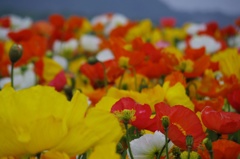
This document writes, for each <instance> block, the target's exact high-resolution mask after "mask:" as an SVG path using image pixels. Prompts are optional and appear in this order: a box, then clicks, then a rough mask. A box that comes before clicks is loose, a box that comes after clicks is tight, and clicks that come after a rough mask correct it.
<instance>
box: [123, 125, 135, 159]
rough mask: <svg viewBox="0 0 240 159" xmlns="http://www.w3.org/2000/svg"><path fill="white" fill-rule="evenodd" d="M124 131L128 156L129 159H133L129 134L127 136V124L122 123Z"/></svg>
mask: <svg viewBox="0 0 240 159" xmlns="http://www.w3.org/2000/svg"><path fill="white" fill-rule="evenodd" d="M124 126H125V129H126V140H127V146H128V150H129V154H130V159H134V158H133V154H132V150H131V146H130V143H129V134H128V124H127V123H124Z"/></svg>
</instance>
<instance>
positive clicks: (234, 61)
mask: <svg viewBox="0 0 240 159" xmlns="http://www.w3.org/2000/svg"><path fill="white" fill-rule="evenodd" d="M212 61H214V62H219V68H220V70H221V72H222V73H223V74H224V75H225V76H227V77H229V76H231V75H236V77H237V78H238V79H239V80H240V63H239V61H240V55H239V53H238V51H237V49H226V50H224V51H222V52H219V53H218V54H215V55H214V56H213V57H212Z"/></svg>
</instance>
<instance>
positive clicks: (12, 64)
mask: <svg viewBox="0 0 240 159" xmlns="http://www.w3.org/2000/svg"><path fill="white" fill-rule="evenodd" d="M13 71H14V63H13V62H12V63H11V86H12V88H14V81H13Z"/></svg>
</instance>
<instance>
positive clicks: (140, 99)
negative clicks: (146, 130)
mask: <svg viewBox="0 0 240 159" xmlns="http://www.w3.org/2000/svg"><path fill="white" fill-rule="evenodd" d="M122 97H130V98H132V99H134V100H135V101H136V102H137V103H139V104H148V105H149V106H150V107H151V110H152V111H153V112H154V111H155V109H154V105H155V104H157V103H159V102H162V101H165V102H167V103H168V104H169V105H171V106H174V105H179V104H180V105H183V106H185V107H187V108H189V109H191V110H194V105H193V103H192V102H191V100H190V98H189V97H188V96H187V94H186V91H185V88H184V86H183V85H182V84H181V83H180V82H178V83H176V84H175V85H173V86H170V83H169V82H168V81H167V82H165V83H164V85H163V87H161V86H160V85H156V86H155V87H153V88H145V89H143V90H142V92H136V91H132V90H119V89H117V88H115V87H111V88H110V89H109V90H108V92H107V94H106V96H104V97H103V98H102V99H101V100H100V101H99V102H98V103H97V104H96V107H98V108H99V109H105V110H107V111H110V110H111V107H112V105H113V104H114V103H115V102H117V101H118V100H119V99H120V98H122Z"/></svg>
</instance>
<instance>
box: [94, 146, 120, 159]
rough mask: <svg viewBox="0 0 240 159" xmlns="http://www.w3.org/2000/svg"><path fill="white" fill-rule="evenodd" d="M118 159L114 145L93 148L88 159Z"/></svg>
mask: <svg viewBox="0 0 240 159" xmlns="http://www.w3.org/2000/svg"><path fill="white" fill-rule="evenodd" d="M96 158H98V159H109V158H111V159H120V155H119V154H117V153H116V143H109V144H102V145H98V146H96V147H94V150H93V152H92V153H91V155H90V156H89V159H96Z"/></svg>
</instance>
